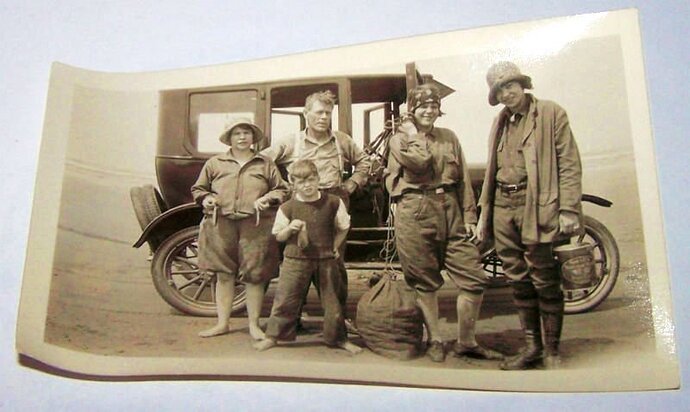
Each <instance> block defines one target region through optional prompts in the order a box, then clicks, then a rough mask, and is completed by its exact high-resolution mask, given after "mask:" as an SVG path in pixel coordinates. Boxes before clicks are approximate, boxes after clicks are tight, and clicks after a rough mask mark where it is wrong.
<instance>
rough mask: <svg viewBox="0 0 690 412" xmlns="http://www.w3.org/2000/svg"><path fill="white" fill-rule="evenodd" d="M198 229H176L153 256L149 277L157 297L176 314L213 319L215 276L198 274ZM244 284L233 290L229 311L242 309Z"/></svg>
mask: <svg viewBox="0 0 690 412" xmlns="http://www.w3.org/2000/svg"><path fill="white" fill-rule="evenodd" d="M198 236H199V227H198V226H193V227H188V228H185V229H182V230H180V231H179V232H177V233H175V234H173V235H171V236H170V237H168V238H167V239H165V241H163V242H162V243H161V245H160V247H159V248H158V249H157V250H156V252H155V253H154V255H153V261H152V263H151V274H152V276H153V285H154V286H155V288H156V291H157V292H158V294H159V295H160V296H161V297H162V298H163V300H165V301H166V302H167V303H168V304H169V305H171V306H172V307H174V308H175V309H177V310H179V311H180V312H183V313H186V314H189V315H194V316H216V296H215V286H216V277H215V275H208V274H201V273H199V266H198V263H197V260H198V259H197V257H198V249H199V248H198V240H197V239H198ZM246 299H247V295H246V291H245V289H244V285H243V284H241V283H238V284H237V285H236V290H235V299H234V301H233V304H232V309H233V311H240V310H242V309H244V308H245V306H246Z"/></svg>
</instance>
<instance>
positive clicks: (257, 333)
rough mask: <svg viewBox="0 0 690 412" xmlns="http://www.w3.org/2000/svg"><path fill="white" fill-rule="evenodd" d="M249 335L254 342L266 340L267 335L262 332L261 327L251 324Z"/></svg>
mask: <svg viewBox="0 0 690 412" xmlns="http://www.w3.org/2000/svg"><path fill="white" fill-rule="evenodd" d="M249 335H250V336H251V337H252V339H254V340H263V339H266V334H265V333H264V331H263V330H261V327H260V326H259V325H253V324H251V323H250V324H249Z"/></svg>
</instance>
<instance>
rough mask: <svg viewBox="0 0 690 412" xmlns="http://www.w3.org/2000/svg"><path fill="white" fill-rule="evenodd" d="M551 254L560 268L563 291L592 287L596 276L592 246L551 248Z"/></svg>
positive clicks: (577, 245) (569, 245)
mask: <svg viewBox="0 0 690 412" xmlns="http://www.w3.org/2000/svg"><path fill="white" fill-rule="evenodd" d="M553 252H554V254H555V255H556V260H558V262H559V263H560V266H561V278H562V279H563V288H564V289H582V288H587V287H590V286H592V285H594V283H595V281H596V274H595V270H594V255H593V254H592V245H590V244H586V243H580V244H568V245H562V246H557V247H555V248H553Z"/></svg>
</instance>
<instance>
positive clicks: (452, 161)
mask: <svg viewBox="0 0 690 412" xmlns="http://www.w3.org/2000/svg"><path fill="white" fill-rule="evenodd" d="M446 168H447V169H448V171H447V173H448V175H447V176H448V177H449V178H450V179H451V180H453V181H457V180H458V179H460V163H458V161H457V159H456V158H455V156H452V155H446Z"/></svg>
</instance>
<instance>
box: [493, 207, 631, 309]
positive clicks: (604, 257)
mask: <svg viewBox="0 0 690 412" xmlns="http://www.w3.org/2000/svg"><path fill="white" fill-rule="evenodd" d="M571 242H572V243H589V244H590V245H592V249H593V254H594V273H595V276H594V280H593V282H592V285H591V286H589V287H586V288H580V289H563V294H564V296H565V313H566V314H575V313H583V312H588V311H590V310H592V309H594V308H596V307H597V306H599V305H600V304H601V302H603V301H604V300H605V299H606V298H607V297H608V295H609V294H610V293H611V291H612V290H613V287H614V286H615V284H616V280H617V279H618V271H619V269H620V255H619V252H618V245H617V244H616V239H614V237H613V235H612V234H611V232H609V230H608V229H606V226H604V225H603V224H602V223H601V222H599V221H598V220H596V219H594V218H593V217H590V216H585V234H584V235H582V236H576V237H573V238H572V239H571ZM481 252H482V264H483V266H484V270H485V271H486V272H488V274H489V277H490V279H491V280H492V285H504V284H505V280H506V278H505V276H504V272H503V262H501V260H500V259H499V257H498V256H497V255H496V250H495V249H494V248H493V247H486V248H484V249H482V250H481Z"/></svg>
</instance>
